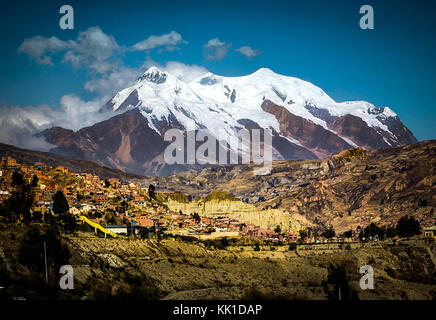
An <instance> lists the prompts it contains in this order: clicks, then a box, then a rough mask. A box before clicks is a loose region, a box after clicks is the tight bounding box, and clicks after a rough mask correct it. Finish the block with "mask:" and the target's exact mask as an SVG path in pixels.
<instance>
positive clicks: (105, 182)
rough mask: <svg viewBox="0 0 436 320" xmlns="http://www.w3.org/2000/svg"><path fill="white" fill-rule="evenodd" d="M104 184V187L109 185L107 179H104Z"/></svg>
mask: <svg viewBox="0 0 436 320" xmlns="http://www.w3.org/2000/svg"><path fill="white" fill-rule="evenodd" d="M104 186H105V188H109V187H110V186H111V183H110V182H109V180H107V179H106V180H104Z"/></svg>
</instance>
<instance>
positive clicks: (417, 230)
mask: <svg viewBox="0 0 436 320" xmlns="http://www.w3.org/2000/svg"><path fill="white" fill-rule="evenodd" d="M396 231H397V234H398V235H399V236H400V237H412V236H414V235H419V234H421V225H420V224H419V222H418V220H416V219H415V218H414V217H408V216H403V217H401V218H400V220H398V223H397V227H396Z"/></svg>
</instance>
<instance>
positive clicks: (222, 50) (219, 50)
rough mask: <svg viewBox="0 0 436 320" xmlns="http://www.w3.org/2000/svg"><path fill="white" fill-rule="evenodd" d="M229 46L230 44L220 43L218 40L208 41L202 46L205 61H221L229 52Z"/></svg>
mask: <svg viewBox="0 0 436 320" xmlns="http://www.w3.org/2000/svg"><path fill="white" fill-rule="evenodd" d="M231 46H232V45H231V44H230V43H225V42H222V41H220V40H219V39H218V38H213V39H210V40H209V41H208V42H207V43H206V44H205V45H204V52H205V56H206V59H209V60H222V59H223V58H224V57H225V56H226V55H227V53H228V52H229V49H230V47H231Z"/></svg>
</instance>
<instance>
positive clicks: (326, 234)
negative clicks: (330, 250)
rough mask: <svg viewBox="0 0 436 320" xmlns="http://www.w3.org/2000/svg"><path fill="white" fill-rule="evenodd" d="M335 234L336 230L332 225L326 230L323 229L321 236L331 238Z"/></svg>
mask: <svg viewBox="0 0 436 320" xmlns="http://www.w3.org/2000/svg"><path fill="white" fill-rule="evenodd" d="M335 235H336V232H335V230H334V229H333V226H330V228H328V229H327V230H326V231H324V233H323V234H322V236H323V237H324V238H327V239H331V238H333V237H334V236H335Z"/></svg>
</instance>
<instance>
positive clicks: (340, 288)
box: [323, 264, 358, 300]
mask: <svg viewBox="0 0 436 320" xmlns="http://www.w3.org/2000/svg"><path fill="white" fill-rule="evenodd" d="M323 284H324V291H325V292H326V293H327V296H328V298H329V300H339V298H340V299H341V300H356V299H358V296H357V292H356V291H355V290H353V289H352V288H351V287H350V284H349V282H348V277H347V271H346V270H345V267H344V266H342V265H338V266H336V265H334V264H330V265H329V267H328V276H327V281H324V283H323Z"/></svg>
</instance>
